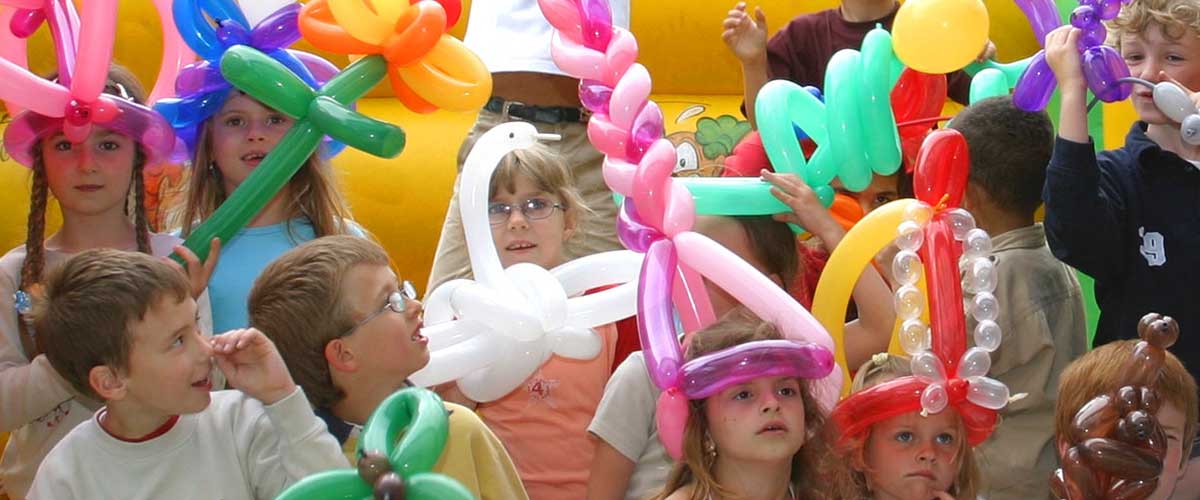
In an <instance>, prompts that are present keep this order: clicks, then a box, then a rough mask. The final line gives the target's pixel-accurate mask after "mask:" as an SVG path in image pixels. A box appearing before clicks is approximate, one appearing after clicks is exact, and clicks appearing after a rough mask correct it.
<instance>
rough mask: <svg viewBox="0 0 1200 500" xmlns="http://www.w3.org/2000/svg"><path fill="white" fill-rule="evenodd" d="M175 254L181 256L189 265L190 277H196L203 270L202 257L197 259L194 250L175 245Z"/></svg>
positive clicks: (188, 272)
mask: <svg viewBox="0 0 1200 500" xmlns="http://www.w3.org/2000/svg"><path fill="white" fill-rule="evenodd" d="M175 254H176V255H179V257H180V258H182V259H183V262H184V263H185V264H187V274H188V276H191V275H194V274H195V273H196V272H197V271H198V270H200V269H202V268H203V266H202V265H201V264H200V257H197V256H196V254H195V253H194V252H192V249H190V248H188V247H185V246H183V245H175Z"/></svg>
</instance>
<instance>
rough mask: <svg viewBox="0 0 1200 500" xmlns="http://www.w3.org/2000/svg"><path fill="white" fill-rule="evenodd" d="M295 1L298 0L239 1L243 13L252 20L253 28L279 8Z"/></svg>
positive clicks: (251, 25)
mask: <svg viewBox="0 0 1200 500" xmlns="http://www.w3.org/2000/svg"><path fill="white" fill-rule="evenodd" d="M294 3H296V0H240V1H239V2H238V4H239V6H240V7H241V8H242V13H243V14H245V15H246V20H247V21H249V22H250V27H251V28H253V27H254V26H257V25H258V23H259V22H261V21H262V20H263V19H266V18H267V16H269V15H271V14H274V13H275V12H276V11H278V10H279V9H282V8H284V7H287V6H288V5H291V4H294Z"/></svg>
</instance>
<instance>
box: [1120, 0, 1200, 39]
mask: <svg viewBox="0 0 1200 500" xmlns="http://www.w3.org/2000/svg"><path fill="white" fill-rule="evenodd" d="M1152 25H1157V26H1160V27H1162V30H1163V36H1164V37H1166V38H1167V39H1169V40H1174V41H1177V40H1179V39H1181V38H1183V37H1184V36H1185V35H1187V34H1189V33H1190V34H1191V36H1193V37H1200V2H1196V1H1195V0H1133V1H1132V2H1130V3H1128V4H1126V5H1124V6H1122V7H1121V13H1120V14H1118V15H1117V17H1116V19H1113V20H1112V21H1108V23H1107V27H1108V39H1109V43H1110V44H1111V45H1113V46H1114V47H1116V49H1117V50H1118V51H1119V50H1121V37H1122V36H1124V35H1142V34H1144V33H1146V31H1148V30H1149V29H1150V27H1151V26H1152Z"/></svg>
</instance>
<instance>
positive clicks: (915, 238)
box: [896, 220, 925, 252]
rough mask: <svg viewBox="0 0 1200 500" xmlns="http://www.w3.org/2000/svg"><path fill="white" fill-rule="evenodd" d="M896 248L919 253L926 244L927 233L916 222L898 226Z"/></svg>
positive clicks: (908, 221)
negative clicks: (918, 250)
mask: <svg viewBox="0 0 1200 500" xmlns="http://www.w3.org/2000/svg"><path fill="white" fill-rule="evenodd" d="M896 233H897V236H896V247H898V248H899V249H901V250H908V251H910V252H915V251H917V249H918V248H921V244H923V243H925V231H924V230H923V229H922V227H921V225H920V224H918V223H917V222H916V221H912V220H906V221H904V222H901V223H900V225H899V226H896Z"/></svg>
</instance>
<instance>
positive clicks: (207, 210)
mask: <svg viewBox="0 0 1200 500" xmlns="http://www.w3.org/2000/svg"><path fill="white" fill-rule="evenodd" d="M212 126H213V119H212V118H209V119H208V120H207V121H205V123H204V125H203V126H201V128H200V131H199V132H198V133H197V136H196V153H195V156H194V157H193V158H192V174H191V177H190V179H189V180H188V183H187V195H186V198H185V199H186V201H185V203H184V205H183V206H182V207H181V208H179V209H177V210H175V211H174V216H173V217H172V224H173V225H174V226H175V227H179V229H180V234H181V235H182V236H183V237H185V238H186V237H187V236H188V235H189V234H191V233H192V229H193V227H194V226H196V225H199V224H200V223H202V222H204V221H205V220H207V219H208V218H209V217H211V216H212V214H213V212H216V211H217V208H218V207H220V206H221V204H222V203H224V202H225V199H226V198H228V197H229V195H230V193H226V192H225V184H224V183H223V182H222V181H221V178H222V174H221V169H220V167H218V166H217V165H216V163H215V160H214V159H213V155H212V147H213V144H212ZM283 193H286V196H287V197H288V203H287V209H288V221H287V228H288V232H289V234H291V230H292V225H291V224H292V222H291V221H292V220H293V219H296V218H298V217H301V216H303V217H305V218H307V219H308V222H309V223H311V224H312V227H313V233H314V234H315V235H316V237H317V238H320V237H322V236H329V235H333V234H348V233H349V229H350V228H349V224H348V223H347V221H349V220H350V219H351V215H350V209H349V207H347V205H346V202H345V200H344V199H343V198H342V193H341V192H340V191H338V187H337V180H336V179H335V177H334V174H333V168H332V167H330V165H329V162H327V161H325V160H323V159H321V155H320V151H319V150H318V151H317V152H315V153H313V154H312V155H310V156H309V157H308V159H307V160H305V161H304V164H303V165H301V166H300V169H299V170H297V171H296V173H295V175H293V176H292V178H291V179H289V180H288V183H287V186H286V187H284V190H283V191H281V194H283Z"/></svg>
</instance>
